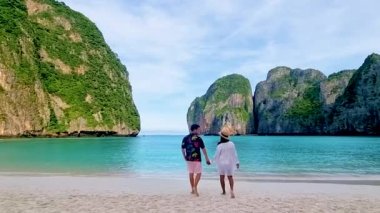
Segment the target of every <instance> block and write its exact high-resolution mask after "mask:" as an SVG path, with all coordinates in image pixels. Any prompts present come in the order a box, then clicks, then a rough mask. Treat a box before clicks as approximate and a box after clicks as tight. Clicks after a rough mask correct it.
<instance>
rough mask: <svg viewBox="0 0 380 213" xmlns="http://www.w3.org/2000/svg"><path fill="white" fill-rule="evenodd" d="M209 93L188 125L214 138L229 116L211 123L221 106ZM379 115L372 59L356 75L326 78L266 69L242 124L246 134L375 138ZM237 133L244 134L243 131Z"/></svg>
mask: <svg viewBox="0 0 380 213" xmlns="http://www.w3.org/2000/svg"><path fill="white" fill-rule="evenodd" d="M224 80H225V82H228V83H229V84H230V85H239V83H238V82H233V81H232V80H231V79H229V78H226V79H224ZM247 81H248V80H247ZM224 84H226V83H224ZM247 84H248V83H247ZM210 88H212V87H210ZM212 91H213V90H210V89H209V91H208V92H207V93H206V95H205V96H202V97H201V98H197V99H195V100H194V102H193V103H192V105H191V107H190V110H189V113H188V123H189V124H190V123H192V122H195V123H197V122H198V123H201V126H202V128H203V132H204V133H211V134H215V133H216V132H217V131H218V128H219V127H220V125H222V124H223V122H221V121H223V119H225V118H229V117H231V116H230V114H231V113H233V112H234V111H233V110H232V109H230V108H225V110H224V111H223V115H224V117H222V118H220V119H216V120H215V119H214V118H215V117H216V116H215V115H216V114H217V112H219V110H218V109H219V108H220V107H219V106H224V105H226V104H223V103H224V102H220V103H214V102H212V101H209V99H208V98H209V97H211V96H212V95H210V94H212ZM247 94H248V93H247ZM231 97H233V96H231ZM210 100H212V99H210ZM225 100H227V99H225ZM206 102H207V107H206ZM218 107H219V108H218ZM247 109H250V108H247ZM248 111H249V110H248ZM379 116H380V56H379V55H378V54H372V55H370V56H368V58H367V59H366V60H365V62H364V64H363V65H362V66H361V67H360V68H359V69H358V70H343V71H340V72H337V73H333V74H331V75H330V76H328V77H326V76H325V75H324V74H323V73H321V72H320V71H318V70H314V69H307V70H301V69H291V68H288V67H276V68H274V69H272V70H270V71H269V73H268V76H267V79H266V80H265V81H262V82H260V83H259V84H258V85H257V86H256V90H255V95H254V115H253V116H252V118H253V119H254V125H251V124H249V125H247V127H249V126H251V129H247V130H246V132H253V133H257V134H260V135H278V134H280V135H316V134H328V135H357V134H358V135H380V117H379ZM250 122H251V121H250ZM240 134H244V133H243V131H240Z"/></svg>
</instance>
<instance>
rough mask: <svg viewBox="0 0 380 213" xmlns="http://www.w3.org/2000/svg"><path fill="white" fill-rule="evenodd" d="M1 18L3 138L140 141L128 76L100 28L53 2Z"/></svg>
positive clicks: (12, 10) (22, 4)
mask: <svg viewBox="0 0 380 213" xmlns="http://www.w3.org/2000/svg"><path fill="white" fill-rule="evenodd" d="M0 11H1V14H0V103H1V106H0V136H16V137H17V136H52V137H58V136H70V135H74V136H80V135H96V136H102V135H126V136H135V135H137V134H138V133H139V131H140V117H139V113H138V111H137V109H136V106H135V104H134V102H133V99H132V91H131V90H132V89H131V85H130V83H129V78H128V72H127V69H126V67H125V66H124V65H123V64H121V62H120V60H119V59H118V57H117V55H116V54H115V53H114V52H112V51H111V49H110V47H109V46H108V45H107V44H106V43H105V41H104V38H103V36H102V34H101V32H100V31H99V30H98V29H97V27H96V26H95V24H93V23H92V22H91V21H90V20H89V19H88V18H87V17H85V16H83V15H82V14H80V13H78V12H75V11H73V10H71V9H70V8H69V7H67V6H66V5H65V4H64V3H61V2H57V1H54V0H43V1H42V0H12V1H1V2H0Z"/></svg>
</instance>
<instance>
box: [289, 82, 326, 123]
mask: <svg viewBox="0 0 380 213" xmlns="http://www.w3.org/2000/svg"><path fill="white" fill-rule="evenodd" d="M319 96H320V89H319V83H317V84H314V85H311V86H309V87H308V88H307V89H306V90H305V93H304V94H303V96H302V97H299V98H297V99H296V100H295V101H294V103H293V105H292V107H291V108H289V109H288V111H287V112H286V114H285V116H286V117H288V118H290V119H296V120H298V121H299V122H300V124H301V125H304V126H308V125H313V124H320V123H321V122H322V119H323V117H322V106H323V103H322V102H321V101H320V99H319Z"/></svg>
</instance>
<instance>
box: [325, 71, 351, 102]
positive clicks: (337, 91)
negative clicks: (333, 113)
mask: <svg viewBox="0 0 380 213" xmlns="http://www.w3.org/2000/svg"><path fill="white" fill-rule="evenodd" d="M355 71H356V70H343V71H340V72H337V73H333V74H331V75H329V76H328V78H327V79H326V80H324V81H322V82H321V84H320V90H321V97H320V98H321V100H322V102H323V103H324V105H325V106H326V107H331V106H332V105H334V103H335V101H336V99H337V98H338V97H339V96H341V95H342V94H343V92H344V89H345V88H346V87H347V85H348V82H349V81H350V79H351V77H352V75H353V74H354V73H355Z"/></svg>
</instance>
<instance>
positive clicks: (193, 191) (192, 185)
mask: <svg viewBox="0 0 380 213" xmlns="http://www.w3.org/2000/svg"><path fill="white" fill-rule="evenodd" d="M189 180H190V186H191V194H194V193H195V189H194V173H189Z"/></svg>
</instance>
